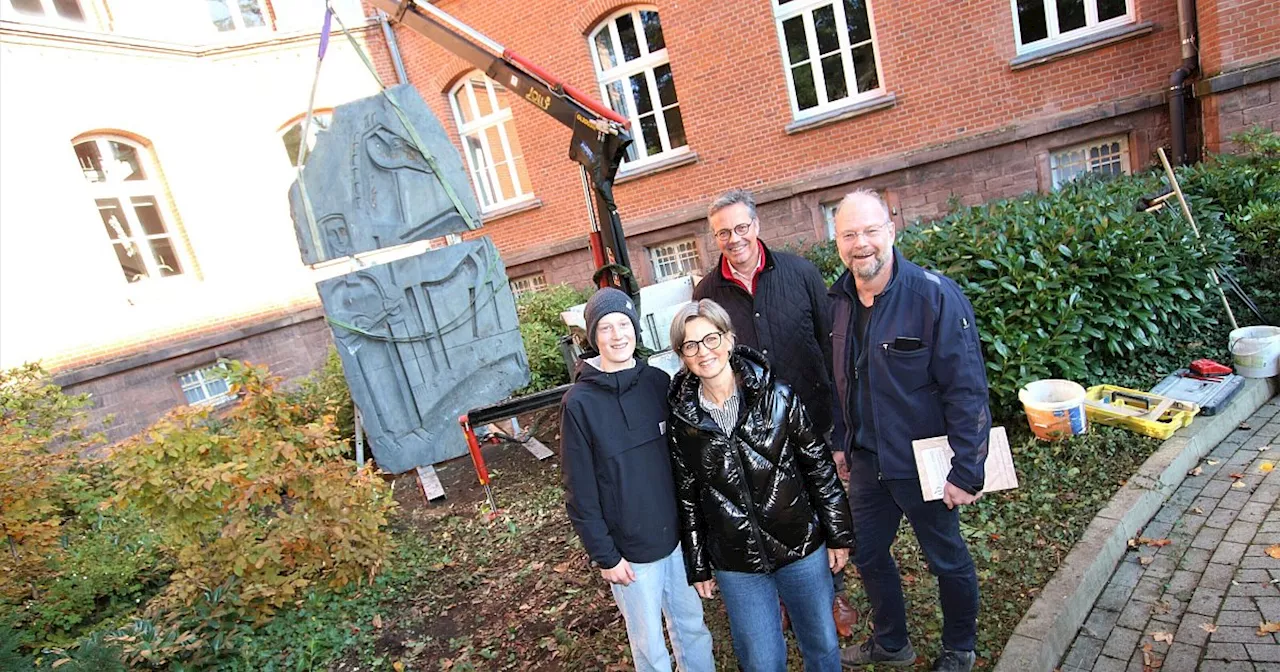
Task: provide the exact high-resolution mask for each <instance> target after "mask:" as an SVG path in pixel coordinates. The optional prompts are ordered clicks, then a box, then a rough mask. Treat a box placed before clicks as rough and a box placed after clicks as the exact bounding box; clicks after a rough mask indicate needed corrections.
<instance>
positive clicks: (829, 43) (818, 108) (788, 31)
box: [773, 0, 883, 119]
mask: <svg viewBox="0 0 1280 672" xmlns="http://www.w3.org/2000/svg"><path fill="white" fill-rule="evenodd" d="M773 16H774V19H775V20H776V21H777V24H778V41H779V42H780V43H781V44H782V56H783V61H784V63H783V64H784V65H785V66H786V69H787V92H788V94H789V95H790V97H791V112H792V114H793V115H794V116H795V117H796V118H797V119H799V118H803V117H809V116H813V115H815V114H821V113H822V112H826V111H828V110H832V109H836V108H839V107H843V106H845V105H848V104H850V103H852V102H856V101H857V100H859V99H863V98H870V97H873V96H875V95H877V94H879V93H882V92H883V90H882V89H881V86H880V69H879V66H878V65H877V58H876V42H875V28H874V26H873V25H872V20H871V19H872V17H871V7H870V3H869V2H868V0H835V1H834V2H833V1H832V0H774V5H773Z"/></svg>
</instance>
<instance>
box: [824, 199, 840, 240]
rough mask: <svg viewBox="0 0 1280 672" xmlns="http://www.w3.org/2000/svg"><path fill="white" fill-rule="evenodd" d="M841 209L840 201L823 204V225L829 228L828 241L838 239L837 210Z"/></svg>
mask: <svg viewBox="0 0 1280 672" xmlns="http://www.w3.org/2000/svg"><path fill="white" fill-rule="evenodd" d="M839 207H840V201H832V202H830V203H823V204H822V223H823V224H824V225H825V226H826V228H827V240H835V239H836V210H837V209H838V208H839Z"/></svg>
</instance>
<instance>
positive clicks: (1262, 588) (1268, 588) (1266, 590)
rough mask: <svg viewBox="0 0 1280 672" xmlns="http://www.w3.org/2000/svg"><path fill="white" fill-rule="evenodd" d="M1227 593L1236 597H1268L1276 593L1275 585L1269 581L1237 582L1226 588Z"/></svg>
mask: <svg viewBox="0 0 1280 672" xmlns="http://www.w3.org/2000/svg"><path fill="white" fill-rule="evenodd" d="M1227 594H1228V595H1232V596H1238V597H1268V596H1272V595H1276V594H1277V591H1276V587H1275V586H1273V585H1271V584H1269V583H1237V584H1233V585H1232V586H1231V587H1230V588H1228V589H1227Z"/></svg>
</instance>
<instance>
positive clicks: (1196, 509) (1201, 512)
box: [1191, 506, 1204, 516]
mask: <svg viewBox="0 0 1280 672" xmlns="http://www.w3.org/2000/svg"><path fill="white" fill-rule="evenodd" d="M1191 513H1194V514H1196V515H1197V516H1201V515H1204V509H1202V508H1200V507H1198V506H1193V507H1191Z"/></svg>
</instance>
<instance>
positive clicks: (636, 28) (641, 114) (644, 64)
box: [588, 8, 687, 166]
mask: <svg viewBox="0 0 1280 672" xmlns="http://www.w3.org/2000/svg"><path fill="white" fill-rule="evenodd" d="M588 41H589V42H590V45H591V60H592V62H594V63H595V67H596V79H597V80H598V81H599V83H600V94H601V97H602V98H603V99H604V100H605V101H606V102H607V104H608V105H609V107H610V109H612V110H613V111H614V112H617V113H618V114H620V115H622V116H624V117H626V118H627V120H628V121H630V122H631V133H632V137H633V139H634V142H632V143H631V146H629V147H628V148H627V157H626V163H624V164H623V165H624V166H625V165H628V164H630V165H632V166H634V165H638V164H640V163H641V162H644V161H645V160H647V159H653V158H655V157H658V156H661V155H664V154H667V153H668V152H673V151H676V150H679V149H681V148H683V147H685V146H686V144H687V141H686V139H685V135H684V119H683V118H681V116H680V101H679V100H678V99H677V97H676V82H675V78H674V77H673V76H672V75H671V63H670V61H668V59H667V43H666V41H665V40H664V39H663V37H662V23H661V22H660V21H659V20H658V12H657V10H654V9H635V8H632V9H627V10H624V11H622V12H619V13H617V14H615V15H613V16H611V17H609V19H608V20H606V21H605V22H604V23H602V24H600V26H599V27H598V28H596V29H595V30H594V31H593V32H592V33H591V35H590V36H589V37H588Z"/></svg>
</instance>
